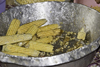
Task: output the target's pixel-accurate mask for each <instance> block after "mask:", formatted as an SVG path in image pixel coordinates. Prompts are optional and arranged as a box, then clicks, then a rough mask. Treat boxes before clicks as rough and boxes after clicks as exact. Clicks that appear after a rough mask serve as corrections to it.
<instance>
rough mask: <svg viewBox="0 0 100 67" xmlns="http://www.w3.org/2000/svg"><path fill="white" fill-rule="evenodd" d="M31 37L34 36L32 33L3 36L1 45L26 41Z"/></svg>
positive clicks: (0, 41) (0, 38)
mask: <svg viewBox="0 0 100 67" xmlns="http://www.w3.org/2000/svg"><path fill="white" fill-rule="evenodd" d="M31 38H32V35H31V34H23V35H11V36H1V37H0V45H4V44H10V43H16V42H20V41H26V40H30V39H31Z"/></svg>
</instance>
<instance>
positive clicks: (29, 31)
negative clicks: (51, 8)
mask: <svg viewBox="0 0 100 67" xmlns="http://www.w3.org/2000/svg"><path fill="white" fill-rule="evenodd" d="M37 30H38V26H36V25H32V26H31V27H30V28H29V29H28V31H27V32H26V34H31V35H32V36H34V35H35V34H36V32H37ZM27 42H28V41H24V42H19V43H18V45H19V46H23V45H25V44H26V43H27Z"/></svg>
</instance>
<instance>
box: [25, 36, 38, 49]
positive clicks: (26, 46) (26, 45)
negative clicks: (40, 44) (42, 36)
mask: <svg viewBox="0 0 100 67" xmlns="http://www.w3.org/2000/svg"><path fill="white" fill-rule="evenodd" d="M36 39H37V37H36V35H35V36H33V37H32V40H30V41H36ZM30 41H28V42H27V43H26V44H25V48H29V42H30Z"/></svg>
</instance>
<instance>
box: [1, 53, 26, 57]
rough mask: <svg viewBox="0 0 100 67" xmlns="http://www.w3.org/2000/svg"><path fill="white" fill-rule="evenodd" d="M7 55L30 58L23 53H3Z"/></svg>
mask: <svg viewBox="0 0 100 67" xmlns="http://www.w3.org/2000/svg"><path fill="white" fill-rule="evenodd" d="M3 53H5V54H9V55H14V56H23V57H28V55H26V54H22V53H12V52H3Z"/></svg>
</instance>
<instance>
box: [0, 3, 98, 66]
mask: <svg viewBox="0 0 100 67" xmlns="http://www.w3.org/2000/svg"><path fill="white" fill-rule="evenodd" d="M99 17H100V14H99V13H98V12H97V11H95V10H93V9H91V8H89V7H86V6H83V5H80V4H74V3H69V2H43V3H34V4H27V5H23V6H17V7H14V8H12V9H10V10H7V11H5V12H4V13H3V14H0V35H5V34H6V31H7V29H8V27H9V24H10V22H11V20H12V19H14V18H17V19H19V20H20V21H21V24H25V23H28V22H31V21H35V20H39V19H46V20H47V23H46V24H44V25H48V24H52V23H57V24H60V22H63V24H62V25H61V26H62V29H63V30H66V31H73V32H78V31H79V30H80V29H81V28H84V29H85V31H86V32H90V37H91V38H90V41H91V44H89V45H84V46H83V47H82V48H79V49H76V50H74V51H71V52H68V53H63V54H60V55H54V56H50V57H42V58H41V57H17V56H11V55H6V54H4V53H2V52H0V61H1V62H8V63H15V64H19V65H24V66H53V65H58V64H62V63H65V62H70V61H74V60H76V59H79V58H81V57H84V56H86V55H87V54H90V53H91V52H93V51H95V50H96V49H97V48H98V47H99V43H98V41H99V36H100V34H99V33H100V26H99V25H100V23H99V21H100V19H99ZM47 62H48V63H47Z"/></svg>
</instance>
